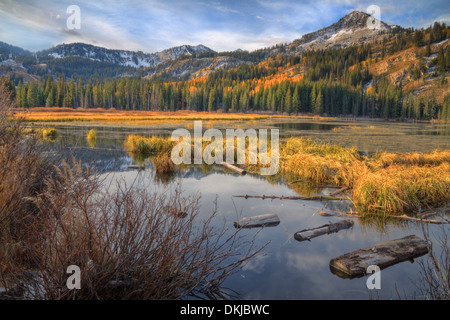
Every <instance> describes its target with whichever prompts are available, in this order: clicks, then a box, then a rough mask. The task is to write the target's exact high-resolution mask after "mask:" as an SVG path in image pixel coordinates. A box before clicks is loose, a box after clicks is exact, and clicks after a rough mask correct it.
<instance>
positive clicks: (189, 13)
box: [0, 0, 450, 52]
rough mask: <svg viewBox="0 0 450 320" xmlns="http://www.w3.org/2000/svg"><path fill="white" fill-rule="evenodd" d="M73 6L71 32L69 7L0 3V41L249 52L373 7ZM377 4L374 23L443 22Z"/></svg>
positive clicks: (313, 0) (437, 15)
mask: <svg viewBox="0 0 450 320" xmlns="http://www.w3.org/2000/svg"><path fill="white" fill-rule="evenodd" d="M76 2H77V3H76V4H77V5H78V6H79V7H80V8H81V29H80V30H77V31H76V32H70V31H69V30H67V27H66V19H67V18H68V16H69V15H68V14H67V12H66V9H67V7H68V6H69V5H71V4H74V3H73V1H72V0H62V1H59V2H54V1H50V0H40V1H13V0H2V2H0V41H4V42H8V43H11V44H14V45H19V46H21V47H24V48H25V49H28V50H41V49H45V48H48V47H49V46H51V45H55V44H59V43H63V42H65V43H68V42H73V41H78V42H88V43H91V44H96V45H102V46H106V47H110V48H116V49H128V50H142V51H145V52H155V51H161V50H163V49H167V48H169V47H172V46H178V45H182V44H192V45H195V44H200V43H202V44H204V45H207V46H209V47H211V48H212V49H214V50H216V51H223V50H236V49H238V48H241V49H244V50H255V49H259V48H262V47H266V46H272V45H274V44H277V43H284V42H290V41H293V40H295V39H297V38H300V37H301V36H302V35H304V34H305V33H309V32H313V31H315V30H318V29H321V28H323V27H326V26H328V25H330V24H332V23H334V22H336V21H338V20H339V19H340V18H341V17H342V16H343V15H345V14H347V13H348V12H349V11H352V10H354V9H359V10H361V11H365V10H366V9H367V7H368V6H369V5H370V4H372V1H356V0H307V1H294V0H280V1H271V0H244V1H243V0H227V1H219V0H215V1H206V0H166V1H162V0H149V1H144V0H128V1H126V0H116V1H104V2H90V1H88V0H77V1H76ZM376 4H377V5H379V6H380V8H381V19H382V20H383V21H385V22H387V23H390V24H400V25H402V26H406V27H409V26H413V27H422V26H427V25H429V24H430V23H433V21H436V20H439V21H448V20H449V18H448V17H449V14H450V12H448V9H446V8H447V7H448V6H447V5H446V1H444V0H429V1H419V0H411V1H408V2H395V3H393V2H392V1H388V0H379V1H378V2H377V3H376ZM445 10H447V12H446V11H445Z"/></svg>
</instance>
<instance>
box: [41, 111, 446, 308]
mask: <svg viewBox="0 0 450 320" xmlns="http://www.w3.org/2000/svg"><path fill="white" fill-rule="evenodd" d="M51 126H55V127H56V128H57V129H58V138H57V140H56V142H53V143H51V142H47V144H48V145H49V147H51V148H55V149H59V150H61V149H67V148H71V150H72V152H73V153H74V155H75V156H76V157H77V158H79V159H81V160H82V161H83V162H85V163H91V162H95V163H96V165H97V167H98V168H99V170H101V171H103V174H109V177H110V178H111V177H113V178H119V177H120V178H122V179H124V180H125V181H127V182H129V183H131V182H132V181H135V180H136V181H138V183H142V184H143V185H145V186H146V187H147V188H150V189H151V190H152V191H155V192H167V191H168V190H170V189H173V188H175V187H177V186H180V187H181V189H182V191H183V193H184V194H191V193H198V194H200V195H201V201H200V205H201V206H200V215H201V216H202V217H208V215H209V214H211V212H212V211H213V210H214V206H215V204H214V202H215V200H216V199H217V209H218V213H219V214H218V219H217V221H216V224H217V226H222V225H226V226H227V227H228V228H229V229H230V232H232V230H234V227H233V222H234V221H236V220H238V219H239V218H241V217H249V216H254V215H261V214H267V213H272V214H273V213H275V214H277V215H278V216H279V218H280V224H279V225H277V226H273V227H265V228H262V229H261V228H256V229H243V230H241V232H242V234H243V235H247V236H249V237H253V236H254V237H255V243H256V245H257V246H258V245H259V246H262V245H264V244H266V243H268V245H267V246H266V247H265V248H264V250H263V251H262V252H261V254H259V255H257V256H256V257H254V258H253V259H251V260H250V261H249V262H248V263H246V264H245V265H244V266H243V268H242V269H241V270H239V271H238V272H237V273H235V274H233V275H232V276H230V277H229V278H227V280H226V281H225V282H224V285H223V286H224V287H226V288H228V289H230V290H233V291H234V292H235V293H236V294H237V296H238V297H239V298H241V299H405V298H408V299H412V298H417V299H421V298H424V297H421V296H420V295H419V292H418V286H420V283H419V277H418V276H419V272H420V270H421V269H420V265H419V263H418V262H419V261H426V259H427V257H428V255H425V256H422V257H420V258H417V259H415V261H414V263H411V262H409V261H407V262H402V263H399V264H396V265H394V266H391V267H388V268H386V269H384V270H382V271H381V289H380V290H376V289H375V290H369V289H368V288H367V286H366V281H367V277H365V276H364V277H361V278H354V279H348V278H341V277H340V276H338V275H336V274H335V273H333V272H332V270H330V267H329V262H330V260H331V259H332V258H334V257H337V256H339V255H341V254H344V253H347V252H350V251H353V250H357V249H360V248H364V247H368V246H371V245H374V244H377V243H380V242H385V241H388V240H393V239H397V238H401V237H404V236H407V235H411V234H416V235H418V236H419V237H421V238H423V234H422V230H421V227H420V225H418V224H417V223H413V222H405V221H402V222H399V221H398V222H389V223H387V224H382V225H380V224H379V223H377V222H376V221H367V220H365V221H360V220H356V219H354V222H355V224H354V226H353V227H352V228H351V229H348V230H341V231H339V232H338V233H334V234H330V235H324V236H321V237H317V238H314V239H312V240H311V241H310V242H309V241H304V242H299V241H297V240H295V239H294V233H295V232H297V231H300V230H302V229H306V228H313V227H317V226H321V225H324V224H327V223H329V222H337V221H339V220H340V219H339V218H337V217H332V216H331V217H324V216H321V215H319V214H318V212H319V211H320V210H321V209H323V208H324V207H325V206H327V208H335V209H337V210H340V209H345V206H347V205H348V204H346V203H345V202H343V201H327V202H320V201H302V200H286V199H284V200H280V199H273V200H271V199H267V198H266V199H250V198H249V199H245V198H239V197H235V196H236V195H243V194H248V195H262V194H265V195H277V196H281V195H282V196H285V197H286V196H297V195H299V194H300V195H304V194H305V193H307V194H327V193H330V192H331V191H332V190H329V189H315V188H311V187H310V186H302V185H301V184H300V185H297V184H296V185H289V184H288V183H287V182H286V180H285V179H284V178H283V177H279V176H274V177H268V178H266V177H263V176H260V175H257V174H247V175H244V176H242V175H239V174H234V173H230V172H229V171H224V169H223V167H222V166H219V165H213V166H206V165H190V166H184V167H183V168H181V169H180V170H179V171H178V172H177V173H176V174H175V175H173V176H167V177H164V176H159V175H157V174H156V173H155V172H154V170H153V169H152V166H151V164H150V163H147V168H148V169H146V170H143V171H138V170H135V169H129V168H128V166H129V165H131V164H133V163H134V160H133V158H132V157H131V156H130V155H128V154H126V153H125V152H123V151H120V150H121V149H123V142H124V140H125V138H126V136H127V135H128V134H141V135H148V136H149V135H163V136H169V135H170V134H171V132H172V131H173V130H174V129H176V128H180V127H181V128H187V129H192V128H193V122H192V121H184V122H183V121H178V122H175V123H171V124H164V123H157V124H155V125H152V126H130V125H128V126H126V125H119V126H117V125H112V124H104V125H103V124H93V123H80V124H75V123H72V124H69V125H68V124H67V123H66V124H51ZM92 128H93V129H95V130H96V131H97V139H96V142H95V148H89V147H90V146H89V145H88V143H87V141H86V135H87V132H88V131H89V130H90V129H92ZM203 128H204V129H207V128H217V129H226V128H242V129H247V128H254V129H264V128H267V129H279V130H280V138H281V139H285V138H287V137H289V136H303V137H309V138H311V139H313V140H315V141H320V142H327V143H337V144H341V145H343V146H356V147H357V148H358V149H359V150H361V151H365V152H367V153H369V154H370V153H374V152H377V151H378V152H381V151H388V152H413V151H420V152H428V151H433V150H435V149H441V150H443V149H449V148H450V139H449V137H450V125H448V124H446V125H445V124H430V123H394V122H382V121H368V120H367V121H355V122H342V121H320V122H319V121H311V120H298V119H296V120H292V119H288V118H286V119H266V120H258V121H232V122H229V121H228V122H227V121H203ZM114 149H118V150H117V151H115V150H114ZM111 174H112V176H111ZM429 228H430V233H431V234H432V236H433V241H434V242H435V241H437V239H438V238H439V237H440V236H441V235H442V234H443V233H444V231H445V229H443V228H444V227H442V226H440V225H430V226H429ZM445 228H447V229H446V230H447V231H448V226H446V227H445ZM436 246H437V245H436ZM436 246H435V247H436ZM436 249H437V250H438V248H437V247H436Z"/></svg>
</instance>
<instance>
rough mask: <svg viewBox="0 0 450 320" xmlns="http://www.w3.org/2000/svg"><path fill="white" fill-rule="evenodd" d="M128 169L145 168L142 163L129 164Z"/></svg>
mask: <svg viewBox="0 0 450 320" xmlns="http://www.w3.org/2000/svg"><path fill="white" fill-rule="evenodd" d="M128 169H138V170H145V165H143V164H130V165H129V166H128Z"/></svg>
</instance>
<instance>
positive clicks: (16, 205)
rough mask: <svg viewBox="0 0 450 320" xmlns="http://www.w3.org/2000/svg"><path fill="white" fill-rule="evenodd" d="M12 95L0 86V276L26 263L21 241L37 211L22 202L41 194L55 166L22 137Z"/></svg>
mask: <svg viewBox="0 0 450 320" xmlns="http://www.w3.org/2000/svg"><path fill="white" fill-rule="evenodd" d="M11 94H12V93H11V91H10V90H9V89H8V88H7V87H6V86H5V85H1V84H0V273H2V272H3V271H7V270H12V269H17V268H19V267H21V266H23V265H26V264H28V263H29V259H28V254H27V247H26V245H25V244H24V243H23V241H22V240H23V238H24V237H25V236H26V235H27V228H28V226H29V225H30V223H31V221H32V220H33V216H34V215H36V214H38V210H37V208H36V206H35V205H34V204H33V203H32V202H31V201H26V200H25V198H27V197H31V196H35V195H37V194H38V193H39V192H40V190H41V189H42V187H43V181H44V178H46V177H49V176H52V174H53V172H54V164H55V163H56V162H55V159H51V158H50V157H49V156H47V155H44V153H43V152H42V148H41V147H40V146H39V143H38V141H37V139H36V138H35V137H32V136H27V137H25V133H24V129H23V123H22V120H21V119H16V118H13V117H12V108H13V107H14V101H13V99H12V96H11Z"/></svg>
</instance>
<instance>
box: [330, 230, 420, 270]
mask: <svg viewBox="0 0 450 320" xmlns="http://www.w3.org/2000/svg"><path fill="white" fill-rule="evenodd" d="M426 253H428V247H427V243H426V241H425V240H422V239H421V238H419V237H417V236H415V235H410V236H407V237H404V238H401V239H397V240H392V241H387V242H383V243H380V244H377V245H374V246H372V247H368V248H364V249H359V250H356V251H352V252H349V253H346V254H343V255H341V256H339V257H336V258H333V259H331V261H330V269H331V272H333V273H334V274H336V275H338V276H339V277H341V278H354V277H362V276H364V275H365V274H366V270H367V267H369V266H370V265H376V266H378V267H379V268H380V269H383V268H386V267H389V266H391V265H394V264H397V263H400V262H403V261H406V260H412V259H413V258H417V257H420V256H422V255H424V254H426Z"/></svg>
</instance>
